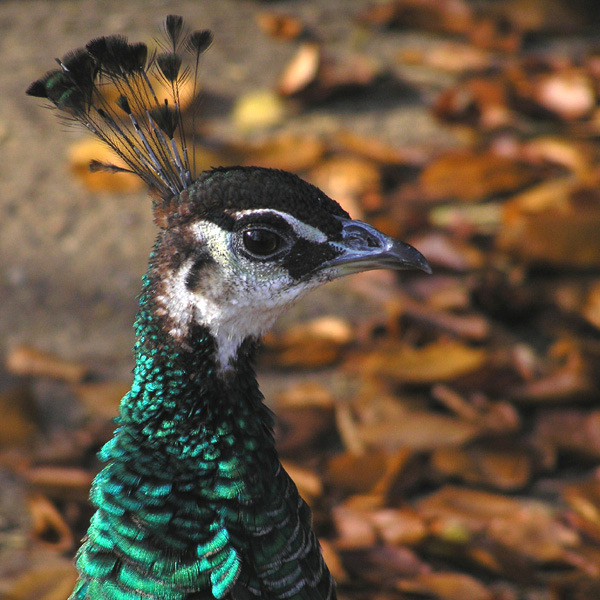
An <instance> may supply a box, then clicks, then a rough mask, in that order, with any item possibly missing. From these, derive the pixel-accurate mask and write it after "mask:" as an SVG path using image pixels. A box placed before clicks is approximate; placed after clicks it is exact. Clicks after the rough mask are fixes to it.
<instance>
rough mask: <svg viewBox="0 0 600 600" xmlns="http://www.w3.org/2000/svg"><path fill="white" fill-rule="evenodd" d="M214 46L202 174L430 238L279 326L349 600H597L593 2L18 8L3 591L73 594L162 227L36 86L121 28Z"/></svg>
mask: <svg viewBox="0 0 600 600" xmlns="http://www.w3.org/2000/svg"><path fill="white" fill-rule="evenodd" d="M173 12H174V13H176V14H181V15H183V16H184V18H185V19H186V21H187V23H188V25H189V26H190V27H192V28H210V29H212V30H213V32H214V34H215V42H214V44H213V46H212V47H211V49H210V50H209V51H208V52H207V54H206V55H205V57H204V59H203V61H202V66H201V82H202V90H201V94H200V96H199V97H197V98H193V97H192V94H191V93H190V94H188V95H187V98H186V110H187V112H188V114H189V113H191V112H192V111H193V110H195V109H198V110H199V114H200V119H199V122H198V124H197V129H198V131H197V133H198V137H199V139H200V143H199V148H198V151H197V152H198V154H197V160H198V161H199V163H200V164H202V165H204V166H205V167H206V168H208V167H211V166H220V165H229V164H248V165H250V164H252V165H262V166H269V167H276V168H282V169H286V170H290V171H294V172H296V173H298V174H300V175H301V176H302V177H304V178H306V179H308V180H309V181H311V182H312V183H315V184H316V185H318V186H319V187H321V188H322V189H323V190H324V191H325V192H326V193H327V194H328V195H330V196H331V197H332V198H334V199H336V200H338V201H339V202H340V203H341V204H342V205H343V206H344V208H345V209H346V210H348V211H349V212H350V213H351V214H352V216H354V217H355V218H360V219H363V220H366V221H368V222H371V223H373V224H374V225H376V226H377V227H379V228H380V229H382V230H383V231H385V232H386V233H389V234H391V235H394V236H396V237H399V238H401V239H404V240H405V241H408V242H410V243H412V244H413V245H415V246H416V247H417V248H419V249H420V250H421V251H422V252H423V253H424V254H425V255H426V256H427V257H428V259H429V261H430V263H431V265H432V267H433V269H434V275H433V276H429V277H427V276H425V275H421V274H403V275H402V277H401V278H399V277H398V276H397V275H396V274H393V273H388V272H371V273H366V274H361V275H357V276H353V277H351V278H348V279H346V280H343V281H338V282H335V283H334V284H331V285H329V286H326V287H325V288H322V289H320V290H317V291H316V292H314V293H313V294H311V295H310V296H309V297H307V298H306V299H304V300H303V301H302V302H301V303H300V304H299V305H298V306H297V307H296V308H295V309H294V310H293V311H292V312H291V313H290V314H288V315H286V316H285V317H284V318H282V319H281V321H280V322H279V323H278V324H277V326H276V328H275V330H274V332H272V333H270V334H269V335H268V336H267V338H266V340H265V346H264V349H263V351H262V354H261V357H260V364H259V374H260V381H261V385H262V389H263V391H264V393H265V395H266V396H267V399H268V402H269V404H270V405H271V406H272V407H273V408H274V410H275V412H276V414H277V415H278V418H279V420H278V426H277V439H278V444H279V450H280V453H281V456H282V458H283V459H284V463H285V466H286V468H287V469H288V470H289V472H290V474H291V475H292V476H293V478H294V479H295V481H296V483H297V484H298V486H299V488H300V490H301V493H302V494H303V496H304V497H305V498H306V499H307V501H308V502H309V503H310V504H311V506H312V508H313V511H314V514H315V526H316V528H317V531H318V534H319V536H320V539H321V541H322V544H323V548H324V552H325V554H326V557H327V562H328V564H329V566H330V568H331V570H332V571H333V572H334V575H335V577H336V579H337V580H338V582H339V586H340V594H341V595H342V597H347V598H382V597H385V598H398V599H400V600H402V599H417V598H426V599H433V600H438V599H440V600H480V599H481V600H520V599H523V600H571V599H573V600H592V599H594V598H600V566H599V565H600V404H599V398H600V388H599V384H600V377H599V373H600V369H599V366H600V364H599V363H600V331H599V328H600V187H599V183H600V153H599V144H598V142H599V138H600V22H599V21H600V11H598V10H597V6H596V2H595V1H592V0H568V1H567V0H509V1H500V0H496V1H493V0H488V1H483V0H482V1H470V0H381V1H378V2H367V1H356V2H349V1H344V0H306V1H300V0H296V1H294V0H286V1H279V2H266V1H264V2H260V1H250V0H248V1H245V0H244V1H242V0H238V1H235V0H204V1H203V2H192V1H177V2H174V1H173V2H158V1H155V2H152V1H151V2H148V1H145V2H141V1H136V0H133V1H131V2H127V3H125V2H116V1H115V2H112V1H106V2H92V1H81V2H66V1H45V2H44V1H37V2H34V1H32V2H23V1H13V2H10V1H5V2H3V3H1V4H0V32H1V35H0V59H1V60H0V64H2V65H3V67H2V69H0V82H1V84H2V89H3V94H2V98H3V101H2V103H0V144H1V149H2V161H0V178H1V181H2V191H1V193H0V305H1V307H2V308H1V310H0V358H1V360H2V364H1V365H0V598H7V599H10V600H25V599H27V600H28V599H31V600H33V599H34V598H35V599H43V600H60V599H63V598H66V597H67V596H68V594H69V592H70V589H71V587H72V584H73V581H74V570H73V567H72V566H71V558H72V556H73V553H74V552H75V550H76V548H77V545H78V540H79V539H80V538H81V536H82V535H83V534H84V532H85V529H86V527H87V523H88V521H89V517H90V514H91V513H90V508H89V505H88V503H87V494H88V489H89V485H90V482H91V479H92V478H93V476H94V474H95V473H96V472H97V471H98V469H99V467H100V465H99V463H98V461H97V459H96V457H95V453H96V452H97V451H98V449H99V448H100V447H101V445H102V444H103V443H104V442H105V441H106V440H107V439H108V438H109V437H110V435H111V432H112V429H113V423H112V417H113V416H114V415H115V414H116V413H117V411H118V404H119V399H120V397H121V396H122V395H123V394H124V393H125V392H126V391H127V389H128V385H129V381H130V380H129V378H130V375H129V372H130V370H131V368H132V366H133V356H132V353H131V347H132V345H133V342H134V337H133V330H132V323H133V319H134V315H135V311H136V308H137V301H136V295H137V293H138V292H139V287H140V277H141V275H142V274H143V273H144V271H145V268H146V261H147V257H148V253H149V249H150V247H151V246H152V243H153V239H154V236H155V227H154V225H153V223H152V218H151V211H150V206H149V202H150V201H149V199H148V198H147V195H146V193H145V191H144V190H143V189H142V188H141V186H140V184H138V183H137V181H136V180H135V179H131V178H129V177H127V176H125V175H118V176H114V175H107V174H104V173H96V174H91V173H89V171H88V168H87V166H88V164H89V161H90V160H91V159H94V158H95V159H102V160H108V161H111V160H112V158H110V157H109V156H108V155H107V154H106V151H105V150H104V149H103V148H102V147H101V146H98V145H97V144H95V143H94V142H93V141H92V140H90V138H89V136H87V135H86V133H85V132H84V131H80V130H79V129H76V128H73V127H70V126H68V125H66V124H64V123H61V122H60V121H59V120H58V119H57V118H56V114H54V113H53V111H51V110H44V109H42V108H41V107H40V102H38V101H36V99H34V98H29V97H26V96H25V94H24V92H25V89H26V88H27V86H28V85H29V83H31V82H32V81H33V80H34V79H37V78H38V77H40V76H41V75H42V74H43V73H44V72H46V71H47V70H49V69H52V68H54V66H55V63H54V61H53V59H54V57H60V56H62V55H64V54H65V53H66V52H67V51H69V50H71V49H73V48H76V47H80V46H82V45H84V44H85V43H86V42H87V41H89V40H90V39H92V38H94V37H98V36H100V35H105V34H110V33H121V34H124V35H126V36H128V37H129V38H130V39H131V40H132V41H146V42H151V40H153V39H156V38H157V37H158V36H159V31H160V26H161V23H162V20H163V19H164V17H165V16H166V15H167V14H169V13H173Z"/></svg>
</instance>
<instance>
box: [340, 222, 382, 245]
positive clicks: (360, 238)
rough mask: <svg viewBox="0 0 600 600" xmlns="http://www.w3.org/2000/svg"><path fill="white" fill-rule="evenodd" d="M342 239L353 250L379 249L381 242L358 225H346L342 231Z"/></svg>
mask: <svg viewBox="0 0 600 600" xmlns="http://www.w3.org/2000/svg"><path fill="white" fill-rule="evenodd" d="M343 239H344V242H346V244H347V246H349V247H351V248H353V249H354V250H370V249H373V248H381V241H380V240H379V239H378V238H377V237H376V236H375V235H373V234H371V233H370V232H369V231H367V230H366V229H365V228H364V227H361V226H360V225H355V226H353V225H347V226H346V227H345V228H344V231H343Z"/></svg>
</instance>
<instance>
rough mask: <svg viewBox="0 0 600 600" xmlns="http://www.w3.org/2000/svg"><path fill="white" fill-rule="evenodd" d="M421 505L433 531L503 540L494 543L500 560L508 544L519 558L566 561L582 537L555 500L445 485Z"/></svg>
mask: <svg viewBox="0 0 600 600" xmlns="http://www.w3.org/2000/svg"><path fill="white" fill-rule="evenodd" d="M416 509H417V511H418V512H419V513H420V514H421V515H422V516H423V517H425V518H426V519H428V520H430V521H431V523H432V529H431V531H432V533H435V535H438V536H440V537H442V538H445V539H447V540H448V541H453V542H455V543H456V542H462V543H467V542H469V540H470V539H471V538H472V536H474V535H478V536H482V535H483V536H485V537H486V538H487V539H488V540H489V542H493V544H494V545H497V546H496V547H495V549H494V547H491V548H492V557H493V556H494V555H495V556H496V560H497V564H498V565H499V564H502V563H503V562H504V560H505V557H504V556H503V553H505V552H506V550H505V549H506V548H508V549H509V551H510V553H511V555H513V556H514V560H515V561H517V560H519V558H520V560H533V561H535V562H537V563H547V562H558V561H562V562H564V561H565V553H566V551H567V550H568V549H569V548H572V547H574V546H577V545H578V544H579V541H580V539H579V536H578V535H577V533H576V532H575V531H573V530H572V529H570V528H568V527H566V526H565V525H563V524H562V523H561V522H560V520H559V519H558V518H557V517H556V516H555V515H554V511H553V510H552V508H551V507H550V506H548V505H546V504H543V503H541V502H537V501H533V500H527V499H524V500H521V499H517V498H509V497H507V496H504V495H500V494H491V493H489V492H482V491H477V490H468V489H464V488H459V487H456V486H445V487H443V488H440V489H439V490H438V491H436V492H434V493H433V494H431V495H430V496H428V497H427V498H425V499H423V500H421V501H419V502H418V503H417V505H416ZM488 547H490V546H489V544H488ZM467 549H469V547H468V546H467ZM502 549H504V550H502ZM486 560H492V561H494V559H493V558H492V559H490V558H489V557H488V558H486Z"/></svg>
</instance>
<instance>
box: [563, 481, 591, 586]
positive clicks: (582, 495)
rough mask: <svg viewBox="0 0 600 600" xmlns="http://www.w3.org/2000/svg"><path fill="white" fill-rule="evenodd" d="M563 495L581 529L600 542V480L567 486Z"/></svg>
mask: <svg viewBox="0 0 600 600" xmlns="http://www.w3.org/2000/svg"><path fill="white" fill-rule="evenodd" d="M563 496H564V498H565V501H566V502H567V504H568V505H569V506H570V508H571V509H572V510H573V512H574V513H575V517H574V520H575V523H576V525H577V526H578V528H579V530H580V531H581V532H582V533H584V534H585V535H586V536H590V537H592V538H594V539H595V540H596V541H597V542H600V480H597V479H596V480H588V481H585V482H583V483H579V484H574V485H570V486H568V487H566V488H565V490H564V492H563ZM598 565H600V563H598ZM597 576H600V573H597Z"/></svg>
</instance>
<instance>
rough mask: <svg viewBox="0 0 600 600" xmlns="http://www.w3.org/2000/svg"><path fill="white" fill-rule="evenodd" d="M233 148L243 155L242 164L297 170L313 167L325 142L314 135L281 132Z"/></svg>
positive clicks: (320, 154) (319, 157)
mask: <svg viewBox="0 0 600 600" xmlns="http://www.w3.org/2000/svg"><path fill="white" fill-rule="evenodd" d="M234 149H235V150H237V151H238V152H239V153H241V154H242V155H243V157H244V158H243V159H242V161H241V162H242V163H243V164H244V165H253V166H257V167H267V168H271V169H283V170H284V171H294V172H297V171H306V170H307V169H310V168H311V167H313V166H314V165H315V164H316V163H317V162H318V161H319V160H320V159H321V157H322V156H323V153H324V152H325V144H324V143H323V142H322V141H321V140H319V139H318V138H316V137H314V136H310V135H304V136H298V135H290V134H288V133H283V134H281V135H278V136H275V137H269V138H268V139H266V140H265V141H264V142H262V143H259V144H256V145H250V146H247V145H246V146H242V145H238V146H235V147H234Z"/></svg>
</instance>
